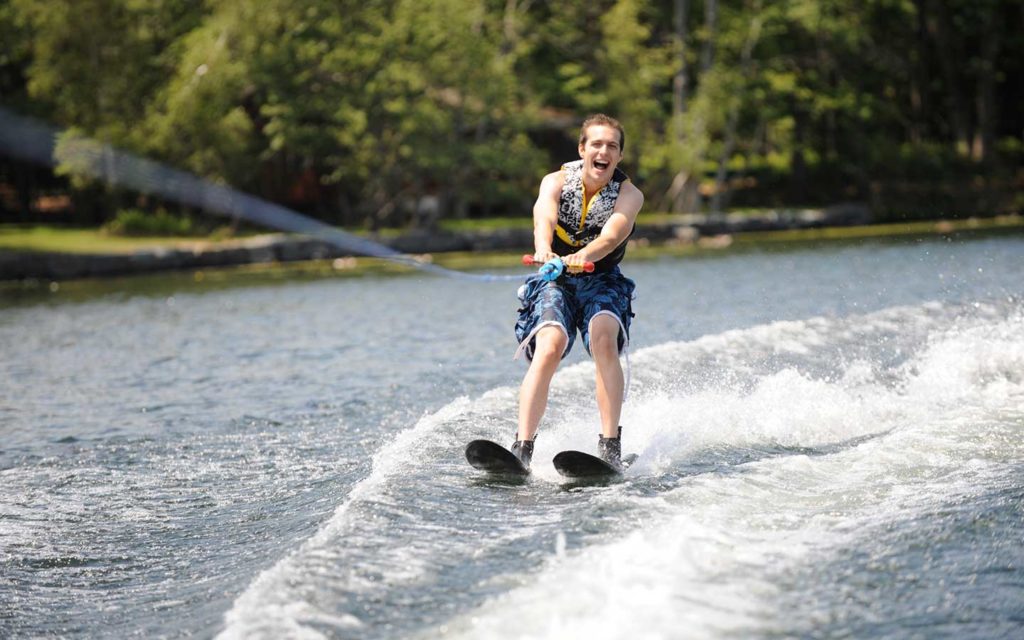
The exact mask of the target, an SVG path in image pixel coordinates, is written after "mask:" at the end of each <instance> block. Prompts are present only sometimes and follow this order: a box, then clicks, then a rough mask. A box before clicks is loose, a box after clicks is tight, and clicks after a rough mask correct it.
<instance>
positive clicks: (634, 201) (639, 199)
mask: <svg viewBox="0 0 1024 640" xmlns="http://www.w3.org/2000/svg"><path fill="white" fill-rule="evenodd" d="M619 202H620V203H622V204H624V205H627V206H628V207H629V208H630V209H633V208H634V207H635V210H636V211H640V207H642V206H644V194H643V192H642V191H640V189H638V188H637V187H636V185H635V184H633V183H632V181H629V182H623V183H622V186H621V187H620V188H619Z"/></svg>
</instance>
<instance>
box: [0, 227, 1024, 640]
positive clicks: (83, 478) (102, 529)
mask: <svg viewBox="0 0 1024 640" xmlns="http://www.w3.org/2000/svg"><path fill="white" fill-rule="evenodd" d="M626 271H627V274H628V275H630V276H631V277H632V278H633V279H634V280H636V282H637V284H638V298H637V300H636V301H635V303H634V310H635V311H636V313H637V317H636V319H635V323H634V334H633V347H632V351H631V354H630V363H631V367H632V383H631V388H630V398H629V400H628V402H627V404H626V407H625V409H624V416H623V424H624V425H625V429H624V449H625V450H626V451H632V452H636V453H639V454H640V458H639V461H638V462H637V463H636V465H634V466H633V467H632V468H631V469H630V470H629V472H628V473H627V475H626V477H625V479H624V480H623V481H621V482H618V483H612V484H609V485H604V486H574V485H571V484H566V483H564V482H562V480H561V478H560V477H559V476H558V475H557V474H556V473H555V471H554V469H553V468H552V466H551V458H552V457H553V456H554V454H555V453H557V452H558V451H559V450H561V449H566V448H578V449H583V450H591V449H594V448H596V439H597V430H598V416H597V409H596V404H595V402H594V400H593V367H592V365H591V364H590V363H589V361H588V360H587V359H586V358H585V357H584V356H583V354H582V351H580V352H579V353H575V352H574V353H573V354H572V355H571V356H570V357H569V359H568V360H567V361H566V362H565V363H564V365H563V368H562V370H561V371H560V372H559V374H558V375H557V376H556V378H555V384H554V387H553V391H552V399H551V405H550V409H549V412H548V415H547V416H546V418H545V420H544V423H543V425H542V428H541V432H540V436H539V439H538V441H537V449H536V453H535V456H534V474H533V476H532V477H531V478H530V480H529V481H527V482H525V483H521V484H515V483H509V482H499V481H493V480H488V479H486V478H482V477H481V476H480V475H479V474H478V473H477V472H475V471H474V470H473V469H471V468H470V467H469V466H468V465H467V464H466V463H465V461H464V458H463V454H462V448H463V446H464V445H465V443H466V442H468V441H469V440H471V439H474V438H478V437H486V438H490V439H495V440H498V441H501V442H505V441H509V440H510V439H511V436H512V434H513V433H514V431H515V415H516V392H517V386H518V382H519V379H520V377H521V376H522V373H523V371H524V367H523V365H522V363H519V362H512V361H511V356H512V353H513V351H514V349H515V345H514V339H513V337H512V325H513V322H514V314H515V310H516V299H515V289H516V284H514V283H466V282H456V281H451V280H445V279H440V278H437V277H433V276H407V277H368V278H362V279H337V280H331V279H328V280H317V281H305V282H291V283H267V284H262V285H251V284H250V285H249V286H245V287H234V288H231V287H228V288H223V287H221V288H217V289H204V288H199V287H192V286H180V287H170V288H168V287H166V286H163V287H161V289H160V290H159V292H156V291H149V292H139V293H130V294H129V293H125V292H123V291H122V292H120V293H118V292H111V293H108V294H105V295H94V296H91V297H88V298H85V299H82V297H80V296H70V295H66V294H65V293H63V292H58V293H57V294H54V295H52V296H49V297H47V298H45V299H27V300H26V299H23V300H19V301H18V302H16V303H15V302H11V301H8V302H6V303H2V304H4V306H3V307H0V376H2V378H0V379H2V381H3V382H2V384H0V637H35V636H62V637H130V636H143V637H178V636H198V637H214V636H223V637H225V638H236V637H237V638H243V637H244V638H289V637H294V638H299V637H301V638H317V637H326V638H367V639H369V638H438V637H445V638H588V639H590V638H626V637H642V638H754V637H761V638H788V637H823V638H825V637H829V638H831V637H855V638H917V637H920V638H1004V637H1005V638H1015V637H1020V636H1021V634H1022V633H1024V506H1022V505H1024V285H1022V283H1024V239H1021V238H1020V237H1012V236H1011V237H1002V238H989V239H975V240H970V241H958V242H948V241H925V242H914V243H899V244H889V243H868V244H863V245H857V246H845V247H835V246H831V247H806V248H802V249H794V250H789V251H784V252H763V251H748V252H742V253H741V252H736V253H729V254H722V255H719V256H715V257H709V258H702V259H687V260H680V259H667V258H666V259H662V260H657V261H652V262H636V263H633V264H629V263H628V262H627V267H626Z"/></svg>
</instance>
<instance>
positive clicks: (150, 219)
mask: <svg viewBox="0 0 1024 640" xmlns="http://www.w3.org/2000/svg"><path fill="white" fill-rule="evenodd" d="M103 230H104V231H105V232H106V233H109V234H110V235H115V236H196V235H205V233H206V230H205V229H201V228H199V225H197V224H196V223H195V222H194V221H193V220H192V218H191V217H189V216H187V215H182V216H176V215H174V214H171V213H168V212H167V211H165V210H164V209H157V210H156V211H155V212H153V213H150V212H147V211H142V210H140V209H122V210H120V211H118V212H117V215H116V216H114V219H113V220H111V221H110V222H108V223H107V224H105V225H103Z"/></svg>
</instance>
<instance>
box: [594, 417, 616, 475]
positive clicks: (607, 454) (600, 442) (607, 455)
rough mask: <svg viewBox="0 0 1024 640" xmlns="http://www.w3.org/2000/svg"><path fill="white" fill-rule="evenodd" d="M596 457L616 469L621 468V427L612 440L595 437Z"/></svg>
mask: <svg viewBox="0 0 1024 640" xmlns="http://www.w3.org/2000/svg"><path fill="white" fill-rule="evenodd" d="M597 438H598V439H597V455H598V456H600V458H601V459H602V460H604V461H605V462H607V463H608V464H610V465H612V466H613V467H615V468H616V469H621V468H622V427H619V434H618V435H617V436H615V437H614V438H606V437H604V436H598V437H597Z"/></svg>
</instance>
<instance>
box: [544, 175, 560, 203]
mask: <svg viewBox="0 0 1024 640" xmlns="http://www.w3.org/2000/svg"><path fill="white" fill-rule="evenodd" d="M563 184H565V173H564V172H563V171H562V170H558V171H552V172H551V173H549V174H548V175H546V176H544V179H543V180H541V181H540V194H541V195H546V196H548V197H553V198H555V199H556V200H557V199H558V198H559V197H561V194H562V185H563Z"/></svg>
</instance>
